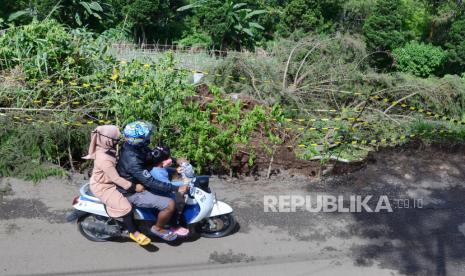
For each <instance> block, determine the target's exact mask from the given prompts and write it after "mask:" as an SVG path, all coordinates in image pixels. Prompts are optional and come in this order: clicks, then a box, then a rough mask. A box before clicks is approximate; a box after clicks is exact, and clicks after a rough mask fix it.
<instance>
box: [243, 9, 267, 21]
mask: <svg viewBox="0 0 465 276" xmlns="http://www.w3.org/2000/svg"><path fill="white" fill-rule="evenodd" d="M266 12H267V11H266V10H256V11H253V12H250V13H248V14H247V15H246V16H245V19H249V18H252V17H254V16H255V15H260V14H264V13H266Z"/></svg>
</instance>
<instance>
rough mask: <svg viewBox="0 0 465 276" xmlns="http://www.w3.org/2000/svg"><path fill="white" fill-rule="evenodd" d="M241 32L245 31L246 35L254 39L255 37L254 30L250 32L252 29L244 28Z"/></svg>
mask: <svg viewBox="0 0 465 276" xmlns="http://www.w3.org/2000/svg"><path fill="white" fill-rule="evenodd" d="M241 31H243V32H244V33H246V34H248V35H249V36H250V37H253V36H254V34H253V32H252V30H250V29H247V28H243V29H242V30H241Z"/></svg>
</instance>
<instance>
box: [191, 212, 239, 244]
mask: <svg viewBox="0 0 465 276" xmlns="http://www.w3.org/2000/svg"><path fill="white" fill-rule="evenodd" d="M235 228H236V220H235V219H234V216H233V214H232V213H230V214H225V215H221V216H216V217H211V218H206V219H205V220H203V222H202V223H201V224H200V225H199V227H198V230H197V231H198V232H199V233H200V235H201V236H202V237H204V238H221V237H224V236H227V235H229V234H231V232H232V231H233V230H234V229H235Z"/></svg>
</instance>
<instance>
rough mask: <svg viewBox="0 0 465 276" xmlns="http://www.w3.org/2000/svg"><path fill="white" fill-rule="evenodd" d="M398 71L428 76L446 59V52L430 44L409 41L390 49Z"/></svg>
mask: <svg viewBox="0 0 465 276" xmlns="http://www.w3.org/2000/svg"><path fill="white" fill-rule="evenodd" d="M392 54H393V56H394V59H395V61H396V66H397V68H398V70H399V71H401V72H407V73H411V74H413V75H415V76H418V77H428V76H429V75H431V74H433V73H434V72H436V71H437V70H438V69H439V68H440V67H441V66H442V65H443V64H444V62H445V60H446V56H447V54H446V52H445V51H444V50H442V49H441V48H440V47H435V46H433V45H431V44H423V43H418V42H416V41H411V42H409V43H407V44H406V45H405V46H404V47H402V48H397V49H394V50H393V51H392Z"/></svg>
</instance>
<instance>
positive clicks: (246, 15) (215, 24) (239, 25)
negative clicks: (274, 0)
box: [178, 0, 266, 50]
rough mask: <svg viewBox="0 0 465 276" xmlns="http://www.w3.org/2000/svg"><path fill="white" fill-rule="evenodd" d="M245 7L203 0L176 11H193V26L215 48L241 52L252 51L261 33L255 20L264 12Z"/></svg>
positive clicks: (245, 5) (242, 4)
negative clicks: (207, 36) (208, 36)
mask: <svg viewBox="0 0 465 276" xmlns="http://www.w3.org/2000/svg"><path fill="white" fill-rule="evenodd" d="M247 6H248V4H247V3H241V2H238V1H236V0H228V1H221V0H205V1H198V2H195V3H194V4H190V5H187V6H184V7H181V8H180V9H178V11H180V12H182V11H185V10H190V9H194V10H195V13H196V18H195V20H193V21H192V22H195V23H197V24H198V25H199V26H196V27H197V28H199V29H201V30H203V32H205V33H207V34H209V35H210V37H211V38H212V39H213V46H214V47H216V48H220V49H230V48H232V49H236V50H240V49H241V48H251V47H253V45H254V42H255V41H256V39H257V37H258V35H259V34H260V32H262V31H263V30H264V27H263V26H261V25H260V24H259V23H258V22H257V21H256V18H257V16H259V15H261V14H264V13H266V11H265V10H254V9H251V8H248V7H247Z"/></svg>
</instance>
